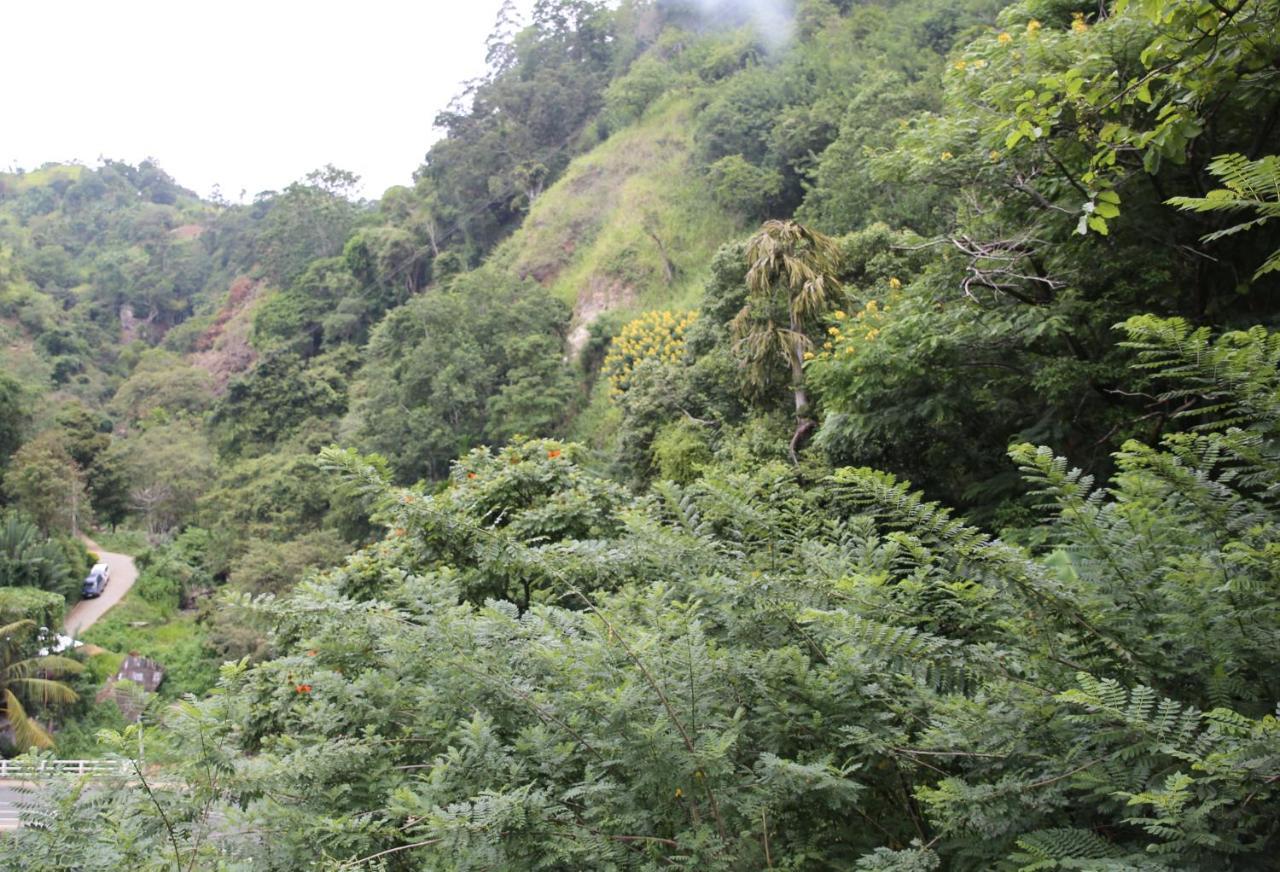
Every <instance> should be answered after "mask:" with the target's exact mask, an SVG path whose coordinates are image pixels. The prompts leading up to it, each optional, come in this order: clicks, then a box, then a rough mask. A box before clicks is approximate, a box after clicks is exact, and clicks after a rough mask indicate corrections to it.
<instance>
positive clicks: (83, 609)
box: [0, 536, 138, 832]
mask: <svg viewBox="0 0 1280 872" xmlns="http://www.w3.org/2000/svg"><path fill="white" fill-rule="evenodd" d="M81 538H82V539H84V544H85V546H86V547H88V549H89V550H90V551H92V552H94V553H95V554H97V555H98V560H99V562H101V563H105V564H107V565H108V566H110V567H111V580H110V581H109V582H107V588H106V590H104V591H103V592H102V596H100V597H96V598H94V599H87V600H80V602H78V603H76V604H75V605H74V606H73V607H72V608H71V611H70V612H69V613H68V614H67V619H66V621H65V622H64V626H65V627H66V633H67V635H68V636H71V637H73V638H74V637H75V636H76V634H77V633H80V632H81V631H83V630H86V629H88V628H89V627H91V626H93V624H94V622H95V621H97V620H98V618H100V617H102V616H103V615H105V614H106V613H107V610H108V609H110V608H111V607H112V606H113V605H115V604H116V603H118V602H120V600H122V599H123V598H124V595H125V594H126V593H128V592H129V588H131V587H133V583H134V582H135V581H137V580H138V568H137V567H136V566H134V565H133V558H132V557H130V556H129V555H128V554H113V553H112V552H110V551H104V550H102V548H101V547H100V546H99V545H98V543H97V542H94V541H93V540H92V539H90V538H89V537H88V536H82V537H81ZM15 786H16V784H15V782H12V781H7V782H0V832H4V831H5V830H12V829H16V828H17V827H18V826H19V825H20V824H19V821H18V809H17V803H18V802H20V801H21V800H22V799H23V797H22V796H21V795H20V794H18V792H17V791H16V790H15V789H14V788H15Z"/></svg>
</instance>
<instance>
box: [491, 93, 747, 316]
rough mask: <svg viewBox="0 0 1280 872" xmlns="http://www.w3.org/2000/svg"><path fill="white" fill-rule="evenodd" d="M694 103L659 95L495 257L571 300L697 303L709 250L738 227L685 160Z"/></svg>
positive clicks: (630, 307)
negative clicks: (643, 115)
mask: <svg viewBox="0 0 1280 872" xmlns="http://www.w3.org/2000/svg"><path fill="white" fill-rule="evenodd" d="M693 113H694V101H693V99H692V98H691V97H689V96H687V95H670V96H668V97H667V98H665V99H663V100H660V101H659V102H658V103H657V104H655V106H654V107H653V108H652V109H651V110H650V111H649V112H648V114H647V115H646V116H645V117H644V118H643V119H642V120H641V121H640V122H638V123H637V124H634V125H632V126H631V127H628V128H625V129H623V130H621V131H619V132H618V133H616V134H614V135H613V136H611V137H610V138H609V139H608V140H606V141H605V142H604V143H602V144H600V145H599V146H597V147H596V148H594V149H592V150H591V151H590V152H588V153H587V154H584V155H582V156H580V157H578V158H577V159H576V160H574V162H573V163H572V164H570V166H569V169H568V170H567V171H566V172H565V174H564V176H563V178H561V179H560V180H559V181H558V182H557V183H556V184H555V185H553V186H552V187H551V188H549V189H548V190H547V191H546V192H545V193H544V194H543V195H542V196H541V197H540V198H539V199H538V201H537V202H536V203H535V204H534V207H533V209H532V210H531V211H530V213H529V216H528V217H527V218H526V219H525V222H524V224H523V225H522V226H521V227H520V229H519V230H518V231H516V233H515V234H514V235H513V236H512V237H511V238H510V239H509V240H507V242H506V243H504V244H503V245H502V247H501V248H500V249H499V250H498V252H497V253H496V254H495V260H496V262H497V263H500V264H502V265H504V266H506V268H508V269H511V270H512V271H514V272H516V273H518V274H519V275H521V276H532V277H533V278H535V279H537V280H538V281H539V282H541V283H542V284H543V285H545V286H546V287H548V288H549V289H550V290H551V292H552V293H553V294H554V295H555V296H557V297H559V298H560V299H562V300H564V301H566V302H568V303H570V304H572V305H573V306H574V307H575V309H574V311H575V314H576V319H575V320H576V321H577V322H578V324H579V325H581V324H582V323H586V322H590V321H591V320H593V319H594V318H595V317H596V316H597V315H598V314H600V313H601V312H604V311H613V310H623V311H637V312H638V311H643V310H647V309H653V308H665V307H675V308H688V307H692V306H695V305H696V304H697V301H698V298H699V297H700V295H701V293H702V286H703V283H704V280H705V278H706V270H707V265H708V264H709V263H710V261H711V257H712V255H713V254H714V253H715V251H716V249H717V248H719V247H720V245H722V244H723V243H724V242H726V241H728V240H730V239H732V238H733V237H734V236H736V235H738V234H739V233H741V232H742V230H743V225H742V223H741V221H740V220H739V219H737V218H735V217H734V216H732V215H730V214H729V213H728V212H726V211H725V210H724V209H722V208H721V207H720V206H718V205H717V204H716V203H715V201H714V200H712V198H711V193H710V191H709V189H708V186H707V183H706V181H705V180H704V179H703V178H702V177H701V175H700V174H699V173H698V171H697V168H696V166H695V165H694V162H693V160H692V158H691V155H692V152H693V133H692V128H693Z"/></svg>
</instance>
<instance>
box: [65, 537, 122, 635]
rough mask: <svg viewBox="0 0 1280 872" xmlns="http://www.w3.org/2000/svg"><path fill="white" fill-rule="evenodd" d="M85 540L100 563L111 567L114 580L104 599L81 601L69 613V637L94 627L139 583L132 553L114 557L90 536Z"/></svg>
mask: <svg viewBox="0 0 1280 872" xmlns="http://www.w3.org/2000/svg"><path fill="white" fill-rule="evenodd" d="M81 538H83V539H84V544H85V545H86V546H87V547H88V549H89V550H90V551H92V552H94V553H95V554H97V555H98V560H99V562H101V563H105V564H107V565H108V566H110V567H111V580H110V581H109V582H107V588H106V590H104V591H103V592H102V596H100V597H96V598H94V599H87V600H80V602H78V603H76V604H75V605H74V606H72V608H71V611H70V612H68V613H67V619H66V620H65V621H64V622H63V625H64V626H65V627H66V633H67V635H68V636H72V637H74V636H75V635H76V634H77V633H80V632H83V631H84V630H86V629H88V628H89V627H91V626H93V624H94V623H95V622H96V621H97V620H98V618H100V617H102V616H103V615H104V614H106V613H107V609H109V608H111V607H112V606H113V605H115V604H116V603H118V602H120V600H121V599H123V598H124V595H125V594H126V593H128V592H129V588H131V587H133V583H134V582H135V581H137V580H138V568H137V567H136V566H134V565H133V558H132V557H130V556H129V555H128V554H112V553H111V552H110V551H103V550H102V548H101V547H100V546H99V545H98V543H96V542H94V541H93V540H92V539H90V538H89V537H88V536H83V537H81Z"/></svg>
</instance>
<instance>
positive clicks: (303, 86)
mask: <svg viewBox="0 0 1280 872" xmlns="http://www.w3.org/2000/svg"><path fill="white" fill-rule="evenodd" d="M500 5H501V0H460V2H449V0H400V2H396V0H360V2H334V0H307V2H298V0H257V2H246V0H216V2H201V3H191V2H182V0H163V2H161V0H97V2H84V0H75V2H70V0H8V2H4V3H2V4H0V33H3V34H4V38H3V43H4V45H3V47H2V48H0V82H3V83H4V92H5V94H4V99H3V101H2V102H0V169H6V168H11V167H23V168H25V169H32V168H34V167H37V166H39V165H40V164H41V163H44V162H45V161H50V160H79V161H81V162H83V163H87V164H90V165H93V164H96V163H97V162H98V158H99V157H100V156H101V157H110V158H115V159H118V160H126V161H129V162H130V163H137V162H138V161H140V160H142V159H143V158H145V157H154V158H155V159H156V160H157V161H159V163H160V165H161V166H162V167H164V169H165V170H166V171H167V172H168V173H169V174H170V175H171V176H173V177H174V178H175V179H176V180H177V181H178V183H179V184H181V185H183V186H185V187H188V188H191V189H193V190H195V191H197V192H198V193H200V194H202V195H207V194H208V193H209V191H210V190H211V188H212V187H213V185H214V184H215V183H216V184H219V185H220V186H221V188H222V193H223V196H225V197H227V198H228V199H230V200H237V199H239V196H240V191H241V190H242V189H243V190H245V191H247V192H248V197H249V198H252V196H253V195H254V194H255V193H257V192H258V191H263V190H268V189H277V190H278V189H280V188H283V187H284V186H285V185H287V184H288V183H289V182H291V181H294V180H296V179H298V178H301V177H302V176H303V175H304V174H306V173H307V172H308V171H309V170H312V169H315V168H316V167H319V166H323V165H324V164H326V163H332V164H334V165H335V166H338V167H341V168H343V169H348V170H352V171H353V172H356V173H358V174H359V175H360V176H361V178H362V179H363V180H364V183H363V186H362V187H363V191H362V193H363V194H364V196H367V197H378V196H380V195H381V194H382V192H383V191H384V190H385V189H386V188H388V187H390V186H391V185H396V184H408V183H409V181H410V175H411V174H412V172H413V170H414V169H415V168H416V167H417V166H418V164H419V163H420V162H421V161H422V157H423V155H424V154H425V153H426V150H427V147H428V146H429V145H430V144H431V142H432V140H433V139H434V138H435V136H436V134H435V133H434V132H433V131H432V129H431V121H432V119H433V118H434V117H435V114H436V112H438V111H439V110H441V109H443V108H444V107H445V106H446V105H447V104H448V103H449V100H450V99H451V98H452V97H453V96H454V95H455V94H457V93H458V91H459V90H460V86H461V83H462V82H463V81H464V80H466V79H469V78H473V77H475V76H477V75H479V74H481V73H482V72H483V71H484V40H485V37H486V36H487V35H488V33H489V31H490V30H491V29H492V26H493V23H494V19H495V16H496V15H497V10H498V7H499V6H500ZM530 5H531V3H530V2H529V0H525V2H521V3H520V6H521V7H522V8H527V7H528V6H530Z"/></svg>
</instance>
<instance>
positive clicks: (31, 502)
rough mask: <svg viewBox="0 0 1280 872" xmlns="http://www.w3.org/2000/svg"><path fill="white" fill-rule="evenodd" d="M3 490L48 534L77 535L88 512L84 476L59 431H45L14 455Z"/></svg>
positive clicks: (6, 474) (5, 477)
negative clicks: (64, 531)
mask: <svg viewBox="0 0 1280 872" xmlns="http://www.w3.org/2000/svg"><path fill="white" fill-rule="evenodd" d="M4 489H5V493H6V494H8V496H9V498H10V499H12V500H13V501H14V502H15V503H16V504H17V506H18V508H20V509H22V510H23V511H25V512H26V513H27V514H28V515H30V516H31V518H32V519H33V520H34V521H35V522H36V523H37V524H38V525H39V526H40V529H42V530H44V531H45V532H46V533H48V532H50V531H53V530H71V531H72V532H74V531H76V530H77V529H78V527H79V523H80V519H81V518H82V517H84V515H85V513H86V512H87V511H88V500H87V499H86V497H85V485H84V474H83V472H82V471H81V469H80V467H79V465H77V464H76V462H75V460H74V459H72V457H71V454H70V453H69V452H68V451H67V449H66V446H65V445H64V444H63V440H62V438H61V436H60V434H59V433H58V432H57V431H52V430H50V431H46V432H44V433H41V434H40V435H39V436H37V437H36V438H35V439H32V440H31V441H30V442H28V443H27V444H26V445H24V446H22V448H20V449H19V450H18V452H17V453H16V454H14V455H13V462H12V463H10V465H9V469H8V471H7V472H6V473H5V476H4Z"/></svg>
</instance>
